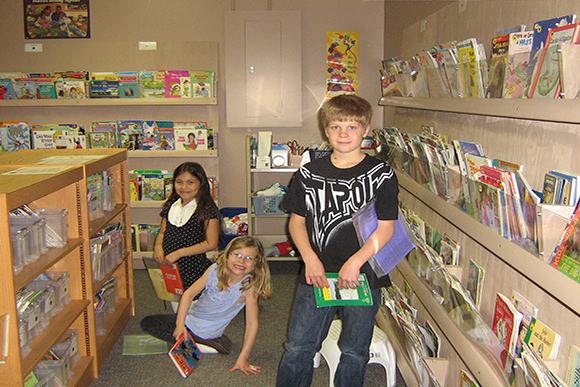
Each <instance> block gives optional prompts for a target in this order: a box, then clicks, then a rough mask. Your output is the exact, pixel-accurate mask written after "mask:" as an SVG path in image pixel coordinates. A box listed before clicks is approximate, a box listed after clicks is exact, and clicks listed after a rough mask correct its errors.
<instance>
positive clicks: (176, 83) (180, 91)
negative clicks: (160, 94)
mask: <svg viewBox="0 0 580 387" xmlns="http://www.w3.org/2000/svg"><path fill="white" fill-rule="evenodd" d="M165 98H191V78H190V75H189V71H187V70H166V71H165Z"/></svg>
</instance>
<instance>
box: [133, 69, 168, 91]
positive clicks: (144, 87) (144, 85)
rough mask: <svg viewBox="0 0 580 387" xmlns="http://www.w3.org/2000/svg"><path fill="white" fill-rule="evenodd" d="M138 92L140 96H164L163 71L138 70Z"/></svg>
mask: <svg viewBox="0 0 580 387" xmlns="http://www.w3.org/2000/svg"><path fill="white" fill-rule="evenodd" d="M139 86H140V89H139V93H140V95H141V97H142V98H164V97H165V71H164V70H143V71H139Z"/></svg>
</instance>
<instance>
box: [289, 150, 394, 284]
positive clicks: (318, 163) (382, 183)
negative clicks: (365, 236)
mask: <svg viewBox="0 0 580 387" xmlns="http://www.w3.org/2000/svg"><path fill="white" fill-rule="evenodd" d="M398 193H399V187H398V183H397V177H396V175H395V173H394V171H393V169H392V168H391V167H390V166H389V165H388V164H387V163H385V162H383V161H381V160H379V159H377V158H375V157H371V156H368V155H367V156H366V157H365V158H364V159H363V160H362V161H361V162H360V163H359V164H357V165H355V166H353V167H351V168H346V169H341V168H337V167H335V166H334V165H333V164H332V162H331V160H330V157H329V156H327V157H323V158H320V159H316V160H313V161H312V162H310V163H308V164H306V165H304V166H302V167H301V168H300V169H299V170H298V172H296V174H295V175H294V179H293V180H292V183H291V184H290V189H289V191H288V193H287V194H286V195H285V198H284V202H283V206H284V208H285V209H286V210H287V211H290V212H292V213H295V214H297V215H300V216H303V217H305V218H306V227H307V231H308V235H309V238H310V244H311V246H312V248H313V249H314V251H315V252H316V254H317V255H318V257H319V258H320V260H321V261H322V263H323V264H324V268H325V270H326V272H327V273H337V272H338V271H339V270H340V268H341V267H342V265H343V264H344V262H346V261H347V260H348V259H349V258H350V257H351V256H352V255H353V254H354V253H355V252H357V251H358V250H359V248H360V246H359V242H358V239H357V236H356V231H355V228H354V226H353V224H352V215H353V214H354V213H356V212H357V211H358V210H359V209H361V208H362V207H364V206H365V204H367V203H369V202H370V201H373V200H374V201H375V210H376V211H377V216H378V218H379V219H380V220H396V219H397V215H398V206H399V202H398ZM361 272H362V273H365V274H366V275H367V277H368V279H369V283H370V285H371V288H377V287H381V286H388V285H390V280H389V278H388V276H385V277H382V278H380V279H378V278H377V276H376V275H375V274H374V272H373V270H372V269H371V267H370V265H369V264H368V263H365V264H364V265H363V266H362V267H361ZM301 281H302V282H303V283H305V278H304V272H303V273H302V278H301Z"/></svg>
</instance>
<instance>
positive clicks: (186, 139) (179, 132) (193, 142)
mask: <svg viewBox="0 0 580 387" xmlns="http://www.w3.org/2000/svg"><path fill="white" fill-rule="evenodd" d="M173 130H174V141H175V149H177V150H201V149H203V147H202V148H199V147H198V144H199V145H203V144H201V140H203V139H204V137H203V135H204V134H205V149H208V148H207V123H206V122H174V124H173ZM200 132H201V134H202V138H201V139H198V135H199V134H200Z"/></svg>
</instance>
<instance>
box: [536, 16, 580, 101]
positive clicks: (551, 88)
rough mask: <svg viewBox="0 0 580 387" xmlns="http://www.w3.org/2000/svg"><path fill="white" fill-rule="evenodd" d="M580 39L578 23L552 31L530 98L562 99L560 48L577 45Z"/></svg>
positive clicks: (540, 61)
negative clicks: (561, 46)
mask: <svg viewBox="0 0 580 387" xmlns="http://www.w3.org/2000/svg"><path fill="white" fill-rule="evenodd" d="M579 37H580V26H579V25H578V24H577V23H574V24H568V25H565V26H562V27H556V28H553V29H551V30H550V32H549V33H548V38H547V40H546V47H545V48H544V49H543V50H542V52H541V54H540V56H539V58H538V61H537V63H536V64H535V67H534V72H533V74H532V83H531V86H530V91H529V93H528V96H529V98H559V97H560V67H559V64H558V53H557V49H558V46H559V45H560V44H562V43H564V44H576V43H578V40H579Z"/></svg>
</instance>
